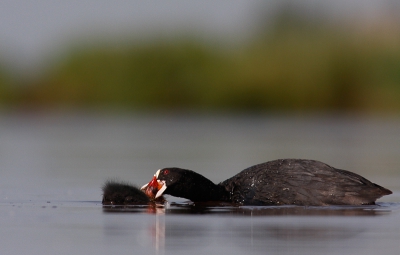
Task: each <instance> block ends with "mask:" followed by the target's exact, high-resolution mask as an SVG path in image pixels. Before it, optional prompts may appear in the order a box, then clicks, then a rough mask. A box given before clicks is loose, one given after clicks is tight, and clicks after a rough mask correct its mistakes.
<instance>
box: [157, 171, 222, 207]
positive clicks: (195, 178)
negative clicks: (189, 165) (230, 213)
mask: <svg viewBox="0 0 400 255" xmlns="http://www.w3.org/2000/svg"><path fill="white" fill-rule="evenodd" d="M182 177H183V179H184V181H180V182H177V183H175V184H172V185H171V186H169V187H167V189H166V190H165V194H170V195H172V196H177V197H183V198H187V199H190V200H191V201H193V202H203V201H229V192H227V191H226V189H225V188H224V187H223V186H221V185H216V184H214V183H213V182H212V181H210V180H209V179H207V178H206V177H204V176H202V175H201V174H198V173H196V172H193V171H191V170H186V171H185V172H184V174H183V176H182Z"/></svg>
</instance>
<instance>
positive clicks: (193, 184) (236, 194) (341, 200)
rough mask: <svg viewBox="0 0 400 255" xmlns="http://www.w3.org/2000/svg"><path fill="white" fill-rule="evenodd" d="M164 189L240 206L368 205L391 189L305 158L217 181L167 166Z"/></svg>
mask: <svg viewBox="0 0 400 255" xmlns="http://www.w3.org/2000/svg"><path fill="white" fill-rule="evenodd" d="M157 179H158V180H160V181H164V182H165V185H166V186H167V188H166V190H165V191H164V194H170V195H173V196H178V197H183V198H187V199H190V200H192V201H194V202H199V201H222V202H230V203H234V204H239V205H313V206H314V205H316V206H320V205H369V204H374V203H375V201H376V199H378V198H380V197H382V196H384V195H389V194H391V193H392V192H391V191H390V190H388V189H386V188H383V187H381V186H379V185H377V184H375V183H372V182H370V181H369V180H367V179H365V178H364V177H362V176H360V175H358V174H355V173H352V172H349V171H346V170H340V169H336V168H333V167H331V166H329V165H327V164H325V163H322V162H319V161H315V160H304V159H281V160H274V161H270V162H266V163H262V164H258V165H255V166H252V167H249V168H247V169H245V170H243V171H241V172H240V173H238V174H236V175H235V176H233V177H231V178H229V179H227V180H225V181H223V182H221V183H219V184H214V183H212V182H211V181H210V180H208V179H207V178H205V177H204V176H202V175H200V174H197V173H195V172H193V171H191V170H185V169H179V168H164V169H161V170H160V172H159V173H158V176H157Z"/></svg>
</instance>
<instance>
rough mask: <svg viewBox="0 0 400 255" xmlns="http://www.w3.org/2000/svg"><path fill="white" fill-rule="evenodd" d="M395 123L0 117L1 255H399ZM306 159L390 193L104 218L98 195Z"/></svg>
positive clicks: (398, 125) (122, 212)
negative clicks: (351, 202)
mask: <svg viewBox="0 0 400 255" xmlns="http://www.w3.org/2000/svg"><path fill="white" fill-rule="evenodd" d="M399 155H400V119H396V118H362V117H356V116H335V115H331V116H322V115H320V116H319V115H315V116H306V117H294V116H272V115H271V116H224V115H213V116H202V115H197V116H193V115H168V114H166V115H161V114H160V115H129V114H126V115H124V114H120V115H111V114H109V115H106V114H96V113H80V114H71V113H69V114H68V113H63V114H39V113H37V114H33V113H31V114H22V113H20V114H5V113H2V114H0V176H1V178H0V246H1V247H2V248H1V254H111V253H112V254H114V253H131V254H187V253H188V252H190V254H205V253H207V254H227V253H230V254H378V253H385V254H398V251H399V250H400V242H399V240H400V184H399V183H400V182H399V181H400V169H399V168H400V167H399V166H400V157H399ZM278 158H308V159H316V160H320V161H323V162H325V163H328V164H329V165H332V166H334V167H337V168H341V169H347V170H350V171H353V172H356V173H358V174H361V175H363V176H364V177H366V178H367V179H370V180H371V181H373V182H376V183H378V184H380V185H382V186H384V187H386V188H389V189H391V190H392V191H393V194H392V195H390V196H386V197H384V198H382V199H380V200H379V201H378V204H377V205H374V206H361V207H351V206H331V207H300V206H278V207H277V206H275V207H250V206H244V207H229V206H226V207H198V206H196V205H192V204H190V203H188V202H187V201H185V200H184V199H180V198H173V197H167V199H168V201H169V203H168V204H166V205H165V206H158V207H150V206H133V207H126V208H109V207H108V208H107V207H105V208H103V207H102V205H101V186H102V184H103V183H104V182H105V181H106V180H107V179H110V178H112V179H120V180H124V181H129V182H131V183H132V184H135V185H137V186H141V185H143V184H145V183H147V182H148V181H149V180H150V179H151V177H152V175H153V174H154V173H155V172H156V171H157V169H159V168H162V167H168V166H177V167H182V168H188V169H192V170H195V171H197V172H199V173H201V174H203V175H205V176H206V177H208V178H210V179H211V180H212V181H214V182H220V181H223V180H225V179H227V178H229V177H231V176H233V175H234V174H236V173H238V172H239V171H241V170H242V169H244V168H246V167H248V166H251V165H254V164H257V163H261V162H265V161H269V160H273V159H278Z"/></svg>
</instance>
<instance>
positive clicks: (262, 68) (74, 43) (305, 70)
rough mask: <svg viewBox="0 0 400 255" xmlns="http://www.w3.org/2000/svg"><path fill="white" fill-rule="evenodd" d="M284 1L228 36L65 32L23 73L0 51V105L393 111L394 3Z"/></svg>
mask: <svg viewBox="0 0 400 255" xmlns="http://www.w3.org/2000/svg"><path fill="white" fill-rule="evenodd" d="M283 3H284V4H278V5H277V6H278V7H276V8H275V9H274V11H273V15H271V12H270V10H269V9H268V8H269V7H270V5H268V4H261V3H258V4H257V5H255V7H254V9H253V14H251V15H252V20H253V23H254V25H253V26H252V31H251V32H249V33H248V34H247V35H246V38H245V39H242V40H238V42H233V43H230V42H229V40H227V41H221V40H218V39H215V40H214V39H213V38H212V36H209V37H208V38H207V39H204V38H203V37H201V35H198V31H196V30H191V29H182V31H178V32H176V33H175V34H173V35H169V34H168V33H167V34H166V33H157V32H156V31H155V32H152V33H153V36H148V37H146V38H145V39H138V37H131V36H130V35H129V34H128V35H127V34H119V35H110V37H112V38H107V35H106V34H105V35H103V34H101V33H100V34H99V33H96V32H93V33H92V34H91V33H85V35H84V36H82V37H81V38H80V37H79V36H76V37H73V38H72V39H71V38H69V39H68V40H67V41H66V42H63V44H62V45H63V47H62V48H61V50H59V51H57V52H56V53H54V54H53V53H52V54H51V57H48V61H47V64H46V65H43V67H42V68H38V69H37V70H36V71H35V72H30V73H28V74H27V73H25V71H21V70H18V69H17V68H13V67H10V66H8V64H7V62H6V61H3V60H4V59H3V60H2V59H1V58H0V62H2V65H1V68H0V108H1V109H3V110H18V111H25V110H29V111H31V110H65V109H67V110H84V109H94V110H100V111H101V110H110V109H112V110H117V111H118V110H121V111H145V112H157V111H172V112H232V113H237V112H240V113H242V112H256V113H271V112H273V113H276V112H278V113H279V112H283V113H286V112H290V113H309V112H330V113H332V112H334V113H337V112H339V113H343V112H346V113H347V112H351V113H359V114H385V115H386V114H396V113H397V112H398V111H399V110H400V18H399V16H400V15H398V13H400V11H399V10H400V8H398V5H396V8H394V9H393V8H392V7H390V8H387V7H386V8H383V10H384V11H377V12H373V14H374V15H370V14H371V12H366V13H362V14H359V15H354V14H355V13H357V12H348V13H345V14H343V15H326V13H325V12H324V11H326V10H325V9H324V8H320V9H318V10H315V9H313V11H307V8H298V7H299V6H301V4H295V3H296V2H293V1H283ZM360 6H361V5H360ZM210 8H212V6H210ZM338 12H339V13H340V11H338ZM127 33H129V32H127ZM150 34H151V33H150ZM139 37H140V36H139ZM3 51H4V49H3ZM34 65H35V64H34ZM38 65H39V64H38ZM32 73H33V74H32Z"/></svg>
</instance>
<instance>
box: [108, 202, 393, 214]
mask: <svg viewBox="0 0 400 255" xmlns="http://www.w3.org/2000/svg"><path fill="white" fill-rule="evenodd" d="M390 211H391V209H390V204H387V203H386V204H383V203H382V204H376V205H366V206H324V207H321V206H239V207H237V206H230V205H224V204H219V205H217V206H209V205H202V204H195V203H191V202H188V203H171V204H168V203H166V204H164V205H163V204H157V203H149V204H148V205H121V206H109V205H105V206H103V212H104V213H148V214H168V215H185V214H186V215H194V214H209V215H238V216H283V215H285V216H290V215H291V216H378V215H382V214H387V213H390Z"/></svg>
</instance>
